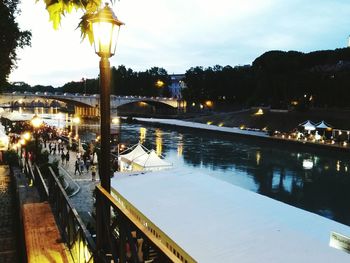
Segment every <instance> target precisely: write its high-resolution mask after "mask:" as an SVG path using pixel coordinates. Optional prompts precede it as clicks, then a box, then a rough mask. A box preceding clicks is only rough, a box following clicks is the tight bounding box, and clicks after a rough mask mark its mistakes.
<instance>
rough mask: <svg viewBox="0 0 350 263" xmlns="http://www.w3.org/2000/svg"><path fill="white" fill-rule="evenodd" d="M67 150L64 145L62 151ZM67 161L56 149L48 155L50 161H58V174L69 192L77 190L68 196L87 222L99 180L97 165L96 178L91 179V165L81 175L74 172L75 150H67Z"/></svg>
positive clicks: (47, 147) (89, 218)
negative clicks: (54, 152) (67, 186)
mask: <svg viewBox="0 0 350 263" xmlns="http://www.w3.org/2000/svg"><path fill="white" fill-rule="evenodd" d="M46 150H47V151H49V146H48V143H47V145H46ZM66 152H67V148H66V147H64V153H66ZM69 157H70V158H69V162H68V163H67V162H66V161H63V162H62V160H61V153H58V151H56V154H50V155H49V161H50V162H52V161H54V160H57V161H58V162H59V169H60V174H61V175H63V176H64V178H65V180H66V182H68V183H69V187H70V189H71V190H70V192H76V190H77V188H79V189H78V191H77V192H76V194H74V196H72V197H71V198H70V200H71V202H72V204H73V206H74V207H75V209H76V210H77V212H78V213H79V215H80V217H81V218H82V220H83V221H84V223H85V224H88V223H89V222H90V221H91V213H92V211H93V206H94V197H93V191H94V189H95V186H96V185H97V184H98V183H99V182H100V178H99V174H98V165H96V180H95V181H92V175H91V167H90V169H89V171H87V170H86V167H84V170H83V171H82V173H81V175H80V174H79V173H78V172H77V173H74V172H75V161H76V160H77V152H75V151H72V150H70V151H69Z"/></svg>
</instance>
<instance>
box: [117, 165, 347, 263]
mask: <svg viewBox="0 0 350 263" xmlns="http://www.w3.org/2000/svg"><path fill="white" fill-rule="evenodd" d="M111 184H112V187H113V188H114V189H116V190H117V191H118V192H119V193H120V194H121V195H122V196H123V197H124V198H126V199H127V200H128V201H129V202H130V203H131V204H133V205H134V206H135V207H136V208H137V209H138V210H139V211H140V212H141V213H143V214H144V215H145V216H146V217H147V218H148V219H149V220H151V221H152V222H153V223H154V224H155V225H156V226H158V227H159V228H160V229H161V230H162V231H163V232H165V233H166V234H167V235H168V236H169V237H170V238H171V239H172V240H173V241H174V242H176V243H177V244H178V245H179V246H180V247H181V248H183V249H184V250H185V251H186V252H187V253H188V254H189V255H190V256H192V257H193V258H194V259H195V260H196V261H197V262H201V263H206V262H210V263H212V262H240V263H253V262H254V263H255V262H270V263H280V262H283V263H295V262H301V263H303V262H305V263H309V262H317V263H321V262H324V263H328V262H346V263H347V262H349V259H350V255H349V254H347V253H346V252H344V251H341V250H338V249H335V248H332V247H330V246H329V243H330V233H331V231H334V232H337V233H340V234H343V235H345V236H350V227H349V226H346V225H343V224H340V223H337V222H335V221H332V220H329V219H327V218H324V217H321V216H318V215H316V214H313V213H310V212H307V211H304V210H301V209H298V208H295V207H292V206H290V205H287V204H284V203H282V202H279V201H276V200H273V199H270V198H268V197H265V196H262V195H259V194H256V193H253V192H250V191H248V190H244V189H242V188H239V187H237V186H234V185H232V184H229V183H227V182H224V181H221V180H218V179H216V178H213V177H211V176H209V175H206V174H203V173H198V172H197V173H196V172H193V170H191V171H188V172H184V171H182V170H179V169H172V170H165V171H162V172H146V173H134V174H132V176H131V175H130V174H122V173H118V174H116V176H114V178H112V181H111Z"/></svg>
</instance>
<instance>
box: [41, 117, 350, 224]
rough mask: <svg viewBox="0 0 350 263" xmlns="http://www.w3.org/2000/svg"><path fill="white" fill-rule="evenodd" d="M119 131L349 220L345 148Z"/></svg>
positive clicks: (185, 163)
mask: <svg viewBox="0 0 350 263" xmlns="http://www.w3.org/2000/svg"><path fill="white" fill-rule="evenodd" d="M51 115H52V114H48V116H46V119H45V121H46V122H47V123H48V124H50V125H55V126H59V127H62V128H63V127H65V126H66V127H67V126H70V128H71V129H73V130H74V131H76V132H78V133H79V135H80V137H81V138H82V140H84V139H85V140H87V141H90V140H93V139H95V138H96V134H98V133H99V124H98V123H89V124H84V123H83V124H79V126H78V127H77V126H75V127H74V124H72V122H70V123H71V124H70V125H68V124H67V122H66V121H67V120H68V118H69V116H68V115H67V114H66V115H62V114H61V115H59V114H54V115H52V116H51ZM118 127H119V126H118ZM115 128H116V125H112V129H115ZM120 131H121V132H120V137H121V139H120V140H121V142H122V143H123V144H126V145H128V146H131V145H134V144H136V143H138V142H139V141H141V142H142V143H143V145H145V146H146V147H147V148H148V149H155V150H156V152H157V154H159V155H162V156H163V157H164V158H165V160H166V161H168V162H171V163H172V164H173V165H174V166H175V167H178V168H179V167H180V168H181V169H183V170H184V171H185V170H196V171H199V172H200V173H203V174H208V175H210V176H212V177H214V178H217V179H218V180H223V181H225V182H227V183H230V184H234V185H237V186H239V187H242V188H244V189H247V190H249V191H253V192H256V193H259V194H262V195H265V196H268V197H271V198H273V199H276V200H279V201H282V202H284V203H287V204H290V205H292V206H295V207H299V208H302V209H304V210H307V211H310V212H313V213H316V214H319V215H321V216H324V217H327V218H330V219H332V220H335V221H338V222H341V223H343V224H346V225H349V226H350V161H349V154H348V153H336V152H333V151H320V150H317V151H316V150H314V151H312V152H311V151H306V150H305V149H304V148H300V147H293V148H291V147H288V145H284V144H279V145H277V144H269V143H261V142H259V141H258V140H253V139H243V138H241V137H236V138H235V137H232V136H231V137H229V138H228V137H225V136H223V135H222V134H221V133H214V132H211V133H208V132H201V131H199V130H195V131H193V130H192V131H190V130H186V129H178V128H176V129H175V128H171V127H155V126H148V125H144V124H126V123H123V124H122V125H120ZM174 176H175V175H174ZM247 205H249V204H247Z"/></svg>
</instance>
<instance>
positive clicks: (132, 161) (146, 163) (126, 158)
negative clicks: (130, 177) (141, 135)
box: [120, 144, 172, 171]
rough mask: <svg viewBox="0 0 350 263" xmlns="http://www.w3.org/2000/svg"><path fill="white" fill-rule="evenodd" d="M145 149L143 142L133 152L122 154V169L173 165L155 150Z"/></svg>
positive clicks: (154, 168)
mask: <svg viewBox="0 0 350 263" xmlns="http://www.w3.org/2000/svg"><path fill="white" fill-rule="evenodd" d="M145 149H146V148H144V147H143V146H142V145H141V144H137V146H136V147H134V149H133V150H132V151H131V152H129V153H127V154H122V155H120V168H121V170H122V171H123V170H158V169H162V168H167V167H171V166H172V164H171V163H168V162H166V161H164V160H162V159H161V158H160V157H159V156H158V155H157V154H156V152H155V151H154V150H151V151H148V150H147V149H146V150H147V151H145Z"/></svg>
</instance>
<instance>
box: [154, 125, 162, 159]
mask: <svg viewBox="0 0 350 263" xmlns="http://www.w3.org/2000/svg"><path fill="white" fill-rule="evenodd" d="M162 150H163V140H162V131H161V130H160V129H156V153H157V155H158V156H161V155H162Z"/></svg>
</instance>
